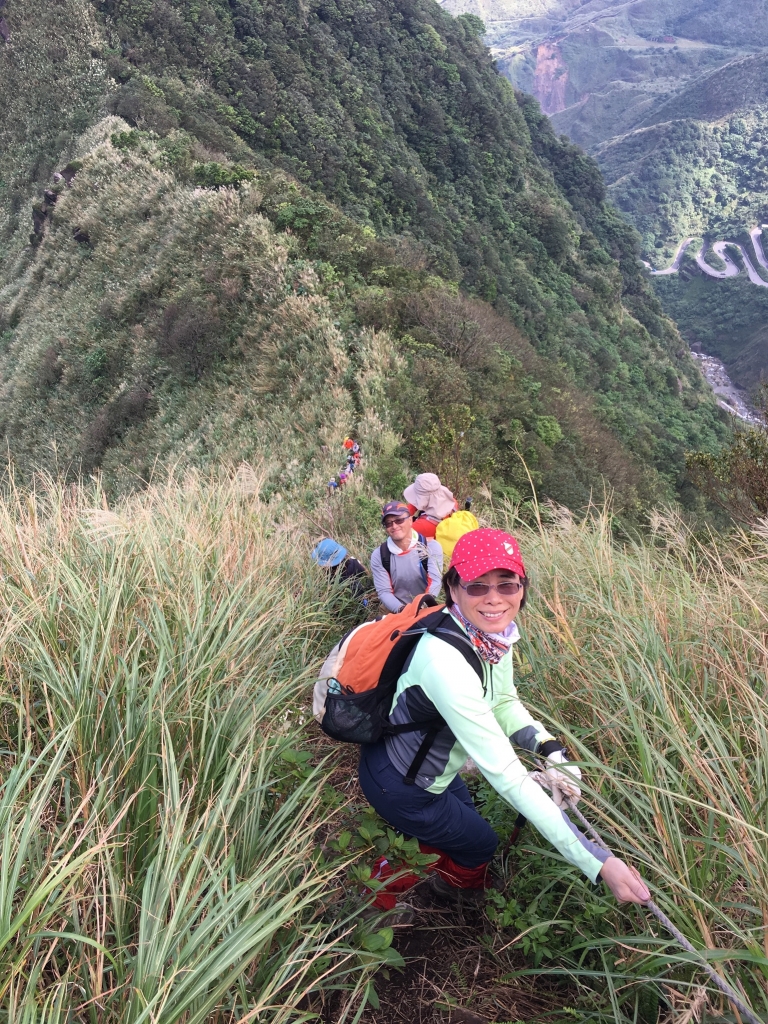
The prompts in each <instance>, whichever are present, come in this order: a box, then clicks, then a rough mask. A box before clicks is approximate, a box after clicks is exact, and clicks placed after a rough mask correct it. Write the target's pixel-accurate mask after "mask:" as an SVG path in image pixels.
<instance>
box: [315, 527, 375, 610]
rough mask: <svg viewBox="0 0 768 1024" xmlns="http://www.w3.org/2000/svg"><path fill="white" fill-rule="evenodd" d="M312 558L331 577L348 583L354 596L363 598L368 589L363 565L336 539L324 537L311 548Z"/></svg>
mask: <svg viewBox="0 0 768 1024" xmlns="http://www.w3.org/2000/svg"><path fill="white" fill-rule="evenodd" d="M312 559H313V561H315V562H317V564H318V565H319V566H320V568H321V569H326V570H327V572H328V575H329V577H330V578H331V579H336V578H338V580H339V582H341V583H348V584H349V587H350V590H351V591H352V593H353V594H354V595H355V597H359V598H361V599H364V598H365V596H366V594H367V592H368V590H369V589H370V588H369V586H368V581H367V577H368V573H367V572H366V571H365V566H364V565H363V564H362V562H359V561H358V560H357V559H356V558H353V557H352V556H351V555H350V553H349V552H348V551H347V549H346V548H345V547H343V546H342V545H341V544H339V542H338V541H335V540H332V539H331V538H330V537H324V538H323V539H322V540H321V541H320V542H319V544H317V545H315V547H314V549H313V550H312ZM365 603H367V602H365Z"/></svg>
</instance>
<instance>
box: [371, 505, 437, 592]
mask: <svg viewBox="0 0 768 1024" xmlns="http://www.w3.org/2000/svg"><path fill="white" fill-rule="evenodd" d="M381 525H382V526H383V527H384V530H385V532H386V535H387V539H386V540H385V541H384V543H383V544H380V545H379V547H377V548H376V550H375V551H374V552H373V553H372V554H371V572H372V574H373V585H374V587H375V588H376V593H377V594H378V595H379V600H380V601H381V603H382V604H383V605H384V607H385V608H386V609H387V611H389V612H399V611H400V610H401V609H402V608H403V607H404V606H405V605H407V604H408V603H409V601H412V600H413V598H414V597H417V596H418V595H419V594H432V595H433V596H434V595H437V594H438V593H439V592H440V584H441V576H442V572H443V549H442V548H441V547H440V545H439V544H438V543H437V541H436V540H430V539H428V538H426V537H424V536H422V535H421V534H419V533H417V532H416V530H414V528H413V516H412V515H411V513H410V510H409V509H408V506H407V505H406V504H405V502H404V501H388V502H387V504H386V505H385V506H384V508H383V509H382V510H381Z"/></svg>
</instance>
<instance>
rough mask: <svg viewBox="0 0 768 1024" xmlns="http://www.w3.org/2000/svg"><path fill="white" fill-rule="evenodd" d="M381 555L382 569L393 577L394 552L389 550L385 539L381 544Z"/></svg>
mask: <svg viewBox="0 0 768 1024" xmlns="http://www.w3.org/2000/svg"><path fill="white" fill-rule="evenodd" d="M379 556H380V557H381V567H382V569H383V570H384V572H385V573H386V574H387V576H389V578H390V579H392V573H391V571H390V570H391V569H392V552H391V551H390V550H389V547H388V546H387V542H386V541H384V543H383V544H380V545H379Z"/></svg>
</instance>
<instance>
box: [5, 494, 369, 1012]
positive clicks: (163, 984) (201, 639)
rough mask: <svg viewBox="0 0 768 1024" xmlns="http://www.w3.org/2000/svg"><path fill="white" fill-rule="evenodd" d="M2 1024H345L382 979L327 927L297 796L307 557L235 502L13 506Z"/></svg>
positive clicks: (315, 785)
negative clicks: (337, 994)
mask: <svg viewBox="0 0 768 1024" xmlns="http://www.w3.org/2000/svg"><path fill="white" fill-rule="evenodd" d="M0 563H1V565H2V569H1V571H2V576H3V580H2V583H0V598H1V601H0V616H1V618H0V664H1V665H2V672H3V676H2V691H1V692H2V706H1V707H0V746H1V747H2V750H1V751H0V756H2V764H3V766H4V767H3V772H2V785H1V786H0V856H1V858H2V860H1V862H0V1018H2V1019H5V1020H8V1021H11V1020H13V1021H19V1020H21V1021H29V1022H30V1024H31V1022H32V1021H36V1022H42V1021H46V1022H51V1024H53V1022H57V1021H64V1020H68V1021H70V1020H74V1021H88V1022H90V1024H99V1022H111V1021H120V1022H121V1024H122V1022H125V1024H140V1022H144V1021H146V1022H150V1021H151V1022H153V1024H171V1022H177V1021H178V1022H181V1021H183V1022H185V1024H192V1022H202V1021H222V1022H223V1021H224V1020H226V1021H233V1020H242V1021H246V1020H259V1021H275V1022H280V1021H287V1020H291V1021H301V1020H305V1019H308V1018H309V1016H310V1013H309V1011H310V1008H311V1007H310V1001H308V996H309V995H310V994H311V993H312V992H313V991H315V992H316V991H317V990H318V988H319V987H320V986H324V987H326V988H333V987H342V988H343V987H345V986H346V988H347V989H348V990H349V991H348V997H347V998H346V1002H345V999H344V998H342V999H341V1002H340V1003H339V1006H340V1009H339V1013H340V1016H341V1017H343V1018H344V1019H346V1017H347V1014H350V1013H352V1011H353V1009H354V1007H355V1006H356V1005H357V1004H359V998H358V993H359V991H360V990H361V988H362V986H363V985H364V984H365V982H366V980H367V976H368V973H369V971H370V966H371V964H372V960H373V958H372V957H370V956H367V957H365V958H361V957H360V956H359V955H358V952H357V950H356V949H355V948H354V947H353V945H351V944H350V942H349V941H348V938H347V936H348V934H349V932H350V930H351V925H350V923H349V921H347V920H346V919H344V918H343V916H342V919H341V920H339V921H335V920H334V919H333V914H332V913H327V914H326V913H325V910H326V909H327V906H328V904H329V901H332V899H333V895H334V886H335V884H336V881H337V880H336V879H335V878H334V876H333V873H332V872H331V871H330V870H329V869H324V868H323V867H322V866H319V865H318V862H317V859H316V857H315V856H314V853H313V851H314V848H315V845H316V842H317V831H318V828H319V827H320V825H321V824H322V823H323V819H324V816H325V814H326V811H325V809H324V808H322V807H321V794H322V783H323V769H322V767H320V768H317V769H315V770H313V771H309V772H304V773H303V774H301V775H295V774H292V771H293V768H292V764H291V762H290V761H287V760H284V759H283V755H284V754H285V753H286V752H287V751H289V750H290V749H291V747H292V746H293V745H295V744H296V743H297V741H298V739H299V734H298V729H299V723H300V716H299V715H298V714H297V712H296V709H297V707H300V706H301V705H302V704H303V703H305V702H306V701H307V700H308V677H307V675H306V674H305V670H304V666H305V664H306V663H307V661H308V660H310V659H309V658H308V653H309V652H310V651H312V650H314V646H315V645H316V644H317V643H318V641H319V640H321V639H322V638H323V637H324V636H325V635H326V634H327V633H328V631H329V630H330V629H331V620H330V618H329V613H328V611H327V610H326V609H325V607H324V605H323V604H322V601H321V599H320V593H319V590H318V587H317V581H316V578H314V577H313V576H312V575H311V570H310V568H309V563H308V560H307V558H306V552H305V550H304V549H303V547H302V548H299V549H297V546H296V544H295V543H294V541H293V539H292V536H291V533H290V531H289V530H288V528H284V527H281V526H280V525H279V524H276V523H270V522H269V520H268V518H267V516H266V514H265V510H264V509H263V508H262V507H261V506H260V504H259V502H258V498H257V497H255V496H254V495H253V494H244V493H243V492H242V489H241V488H240V487H239V485H238V480H237V479H234V480H232V481H223V482H219V483H217V484H206V483H203V482H201V481H200V480H197V479H195V478H194V477H190V478H187V479H186V480H185V481H181V482H171V483H169V484H168V485H167V486H165V487H163V488H158V489H151V490H149V491H147V492H146V493H144V494H142V495H141V496H139V497H136V498H133V499H131V500H129V501H127V502H125V503H124V504H123V505H121V507H120V508H119V509H117V510H111V509H110V508H109V507H108V504H107V502H106V499H105V498H104V496H103V494H102V493H101V492H100V491H99V489H98V486H96V485H94V486H93V487H90V488H88V489H83V488H63V487H60V486H58V485H56V484H54V483H53V482H52V481H43V482H42V485H41V487H40V489H39V491H38V493H37V494H32V495H24V494H13V493H11V494H9V495H8V496H7V499H6V500H5V501H3V502H0Z"/></svg>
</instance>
